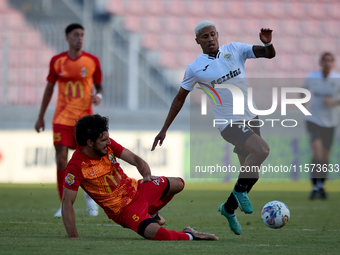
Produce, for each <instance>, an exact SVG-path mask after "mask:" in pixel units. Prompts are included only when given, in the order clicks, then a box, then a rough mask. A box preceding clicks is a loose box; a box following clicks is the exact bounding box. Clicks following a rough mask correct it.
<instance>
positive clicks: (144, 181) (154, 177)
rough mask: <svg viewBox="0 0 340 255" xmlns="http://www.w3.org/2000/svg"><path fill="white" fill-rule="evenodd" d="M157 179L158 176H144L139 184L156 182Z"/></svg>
mask: <svg viewBox="0 0 340 255" xmlns="http://www.w3.org/2000/svg"><path fill="white" fill-rule="evenodd" d="M158 178H159V176H153V175H148V176H144V177H143V180H141V182H140V183H141V184H142V183H147V182H152V181H154V180H157V179H158Z"/></svg>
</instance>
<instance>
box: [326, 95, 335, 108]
mask: <svg viewBox="0 0 340 255" xmlns="http://www.w3.org/2000/svg"><path fill="white" fill-rule="evenodd" d="M323 103H324V104H325V105H326V106H327V107H334V106H336V105H337V104H338V101H336V100H333V99H331V98H330V97H325V98H324V99H323Z"/></svg>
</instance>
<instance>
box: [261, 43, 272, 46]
mask: <svg viewBox="0 0 340 255" xmlns="http://www.w3.org/2000/svg"><path fill="white" fill-rule="evenodd" d="M263 45H264V46H265V47H268V46H270V45H272V42H269V43H264V44H263Z"/></svg>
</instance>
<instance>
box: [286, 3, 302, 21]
mask: <svg viewBox="0 0 340 255" xmlns="http://www.w3.org/2000/svg"><path fill="white" fill-rule="evenodd" d="M287 14H288V17H289V16H290V17H292V18H295V19H304V18H305V16H306V10H305V5H304V4H303V3H299V2H293V3H289V7H288V10H287ZM286 18H287V17H286Z"/></svg>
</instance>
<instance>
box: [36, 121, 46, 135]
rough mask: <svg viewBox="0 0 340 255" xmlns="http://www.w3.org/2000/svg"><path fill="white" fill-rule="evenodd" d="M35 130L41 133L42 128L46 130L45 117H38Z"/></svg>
mask: <svg viewBox="0 0 340 255" xmlns="http://www.w3.org/2000/svg"><path fill="white" fill-rule="evenodd" d="M34 128H35V130H36V131H37V132H38V133H39V132H40V130H42V131H44V130H45V121H44V119H40V118H39V119H38V120H37V122H36V123H35V126H34Z"/></svg>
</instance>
